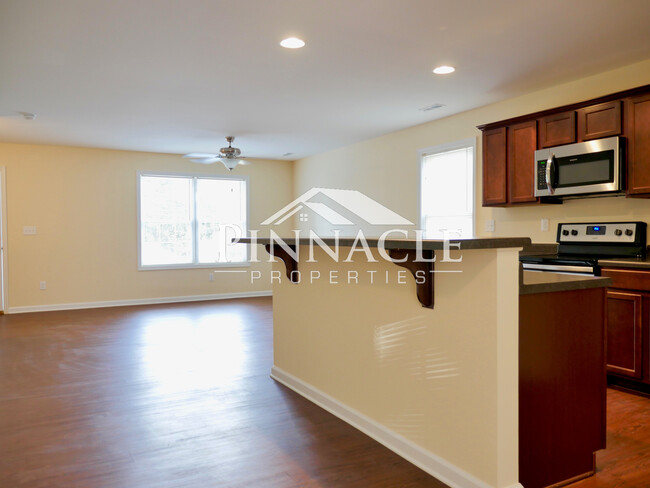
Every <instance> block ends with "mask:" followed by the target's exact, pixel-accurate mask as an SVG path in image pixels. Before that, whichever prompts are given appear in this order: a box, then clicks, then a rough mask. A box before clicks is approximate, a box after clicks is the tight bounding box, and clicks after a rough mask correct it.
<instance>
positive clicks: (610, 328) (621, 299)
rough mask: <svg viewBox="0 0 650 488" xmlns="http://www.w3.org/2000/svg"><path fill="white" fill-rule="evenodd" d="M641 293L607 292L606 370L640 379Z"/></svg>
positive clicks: (641, 371) (641, 366) (641, 364)
mask: <svg viewBox="0 0 650 488" xmlns="http://www.w3.org/2000/svg"><path fill="white" fill-rule="evenodd" d="M642 310H643V295H642V294H641V293H637V292H624V291H618V290H608V291H607V371H608V372H610V373H616V374H620V375H623V376H630V377H632V378H641V376H642V373H643V370H642V368H643V363H642V360H641V358H642V349H641V340H642V336H643V334H642V330H643V329H642V317H643V315H642Z"/></svg>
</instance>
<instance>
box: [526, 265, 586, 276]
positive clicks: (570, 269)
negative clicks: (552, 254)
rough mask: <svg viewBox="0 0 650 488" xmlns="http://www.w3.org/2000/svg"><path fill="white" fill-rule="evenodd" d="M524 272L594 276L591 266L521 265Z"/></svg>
mask: <svg viewBox="0 0 650 488" xmlns="http://www.w3.org/2000/svg"><path fill="white" fill-rule="evenodd" d="M522 265H523V268H524V271H547V272H555V273H568V274H583V275H594V274H595V273H596V271H595V269H594V268H593V266H570V265H566V264H537V263H523V264H522Z"/></svg>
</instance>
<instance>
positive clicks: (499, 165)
mask: <svg viewBox="0 0 650 488" xmlns="http://www.w3.org/2000/svg"><path fill="white" fill-rule="evenodd" d="M506 178H507V174H506V128H505V127H499V128H498V129H492V130H487V131H485V132H483V205H505V204H506V203H507V194H506Z"/></svg>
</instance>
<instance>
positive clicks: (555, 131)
mask: <svg viewBox="0 0 650 488" xmlns="http://www.w3.org/2000/svg"><path fill="white" fill-rule="evenodd" d="M573 142H576V113H575V112H574V111H570V112H564V113H561V114H555V115H548V116H546V117H542V118H541V119H539V147H540V148H543V147H553V146H560V145H562V144H571V143H573Z"/></svg>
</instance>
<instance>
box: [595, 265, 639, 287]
mask: <svg viewBox="0 0 650 488" xmlns="http://www.w3.org/2000/svg"><path fill="white" fill-rule="evenodd" d="M601 275H602V276H605V277H607V278H611V279H612V286H611V287H612V288H621V289H624V290H639V291H650V270H649V271H639V270H628V269H610V268H603V269H602V271H601Z"/></svg>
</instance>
